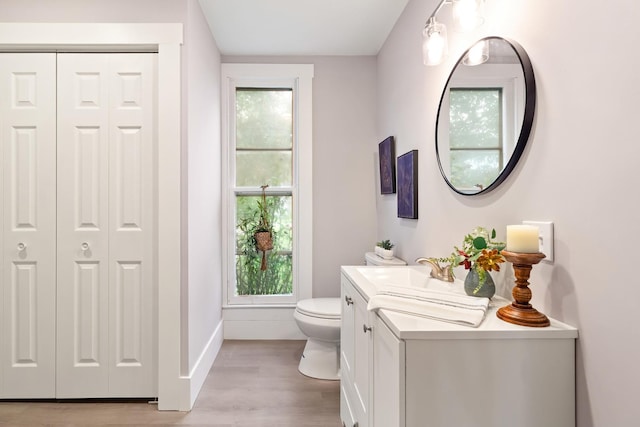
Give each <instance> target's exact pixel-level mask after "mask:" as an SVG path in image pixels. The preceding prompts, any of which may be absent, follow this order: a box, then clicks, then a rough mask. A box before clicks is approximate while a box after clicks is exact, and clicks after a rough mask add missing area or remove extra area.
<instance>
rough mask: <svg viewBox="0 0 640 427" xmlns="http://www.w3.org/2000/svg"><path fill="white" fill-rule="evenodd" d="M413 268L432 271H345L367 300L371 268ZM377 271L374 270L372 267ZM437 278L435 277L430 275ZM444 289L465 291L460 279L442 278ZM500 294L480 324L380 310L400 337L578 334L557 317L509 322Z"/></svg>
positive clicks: (344, 268)
mask: <svg viewBox="0 0 640 427" xmlns="http://www.w3.org/2000/svg"><path fill="white" fill-rule="evenodd" d="M381 268H389V269H397V268H404V269H413V270H416V272H419V273H421V274H426V275H429V272H430V271H431V268H430V267H427V266H418V265H415V266H406V267H376V266H361V265H359V266H342V272H343V273H344V274H345V276H347V278H348V279H349V280H350V281H351V282H352V283H353V284H354V285H355V287H356V288H357V290H358V291H359V292H360V293H361V294H362V296H363V297H364V298H365V300H367V301H368V300H369V297H370V296H372V295H375V293H376V292H377V289H378V288H377V285H376V284H375V283H373V282H372V281H370V280H369V279H367V278H366V277H365V275H364V274H363V272H364V273H366V270H367V269H381ZM372 271H373V270H372ZM430 280H435V279H430ZM438 282H439V283H438V285H440V286H441V289H440V290H450V291H451V292H454V293H461V292H462V293H464V290H463V282H462V281H460V280H456V281H455V282H453V283H449V282H441V281H438ZM510 303H511V301H508V300H506V299H504V298H501V297H499V296H494V297H493V298H492V299H491V301H490V303H489V310H488V311H487V314H486V316H485V318H484V320H483V321H482V323H481V324H480V326H478V327H477V328H473V327H469V326H463V325H458V324H455V323H448V322H444V321H438V320H432V319H427V318H423V317H419V316H411V315H408V314H403V313H397V312H393V311H389V310H380V311H379V315H380V318H382V319H383V320H384V322H385V323H386V324H387V325H388V326H389V328H390V329H391V330H392V331H393V333H394V334H395V335H396V336H397V337H398V338H400V339H407V340H410V339H420V340H425V339H522V338H526V339H567V338H573V339H575V338H577V337H578V330H577V329H576V328H574V327H572V326H569V325H566V324H564V323H562V322H559V321H557V320H555V319H552V318H549V320H550V321H551V326H548V327H543V328H536V327H526V326H519V325H514V324H512V323H508V322H505V321H503V320H501V319H499V318H498V317H497V316H496V311H497V310H498V309H499V308H500V307H502V306H504V305H508V304H510Z"/></svg>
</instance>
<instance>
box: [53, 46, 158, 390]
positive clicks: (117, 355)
mask: <svg viewBox="0 0 640 427" xmlns="http://www.w3.org/2000/svg"><path fill="white" fill-rule="evenodd" d="M154 61H155V56H154V55H152V54H95V55H93V54H92V55H89V54H64V55H59V58H58V67H59V71H58V78H59V83H58V84H59V88H60V90H61V91H63V92H64V93H66V94H68V96H67V97H65V98H66V99H63V97H60V99H59V104H58V110H59V111H58V115H59V123H58V135H59V145H60V147H59V150H58V161H59V162H64V161H66V163H67V165H68V167H67V168H65V169H64V170H61V169H59V171H58V175H59V178H58V179H59V194H60V192H65V193H66V194H65V195H64V198H61V197H60V196H59V204H58V208H59V209H58V229H59V232H58V236H59V241H58V247H59V252H60V260H59V265H58V274H59V283H58V328H59V329H58V331H59V336H61V338H62V339H60V338H59V340H58V348H59V350H58V379H59V381H58V396H59V397H103V396H109V397H151V396H155V395H156V394H157V392H156V390H157V385H156V384H157V381H156V377H157V372H156V366H157V363H156V355H155V351H154V349H155V342H156V337H155V334H156V333H155V322H154V319H155V318H156V317H157V314H156V313H155V311H154V307H155V304H154V301H156V299H157V298H156V294H155V290H154V289H155V288H154V286H153V268H152V265H151V263H152V250H153V246H152V244H153V240H152V239H153V203H154V202H153V201H154V197H153V192H154V188H153V170H152V164H153V163H152V162H153V158H154V156H153V136H154V135H153V92H154V85H155V82H154V75H153V73H154V70H155V66H154ZM89 266H91V274H89V271H88V268H89ZM82 269H84V270H82ZM78 271H84V272H85V273H86V274H85V275H83V274H79V273H77V272H78ZM74 272H75V273H74ZM63 283H65V286H64V288H63ZM70 304H71V305H70ZM81 313H82V316H81V315H80V314H81ZM64 331H73V334H75V338H74V337H73V336H71V335H69V334H67V335H64V334H63V332H64ZM63 335H64V336H63ZM64 339H66V340H68V342H66V343H63V342H62V340H64ZM79 342H82V343H83V344H82V345H83V347H82V348H85V349H90V350H91V351H89V352H88V353H86V354H91V355H92V356H91V357H92V358H84V359H83V358H80V353H79V352H78V349H77V346H78V345H79V344H78V343H79ZM74 346H76V347H74ZM74 348H75V350H74ZM87 375H89V376H90V378H91V381H87ZM63 378H64V381H62V379H63Z"/></svg>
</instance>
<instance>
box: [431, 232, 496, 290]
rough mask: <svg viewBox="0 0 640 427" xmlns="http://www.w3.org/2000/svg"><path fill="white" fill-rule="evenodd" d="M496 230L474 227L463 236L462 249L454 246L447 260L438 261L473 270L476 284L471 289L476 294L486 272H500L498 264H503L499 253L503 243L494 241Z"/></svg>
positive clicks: (482, 284) (480, 287)
mask: <svg viewBox="0 0 640 427" xmlns="http://www.w3.org/2000/svg"><path fill="white" fill-rule="evenodd" d="M495 238H496V230H495V229H492V230H491V231H489V230H487V229H486V228H484V227H476V228H474V229H473V230H472V231H471V233H469V234H467V235H466V236H464V240H463V242H462V247H461V248H460V247H458V246H454V247H453V249H454V251H453V253H452V254H451V256H449V257H448V258H441V259H439V260H438V261H441V262H449V263H450V264H451V265H452V266H458V265H460V266H464V268H465V269H466V270H474V271H475V272H476V273H477V275H478V279H479V280H478V284H477V285H476V286H475V288H474V289H473V294H474V295H475V294H477V293H478V292H479V291H480V289H482V287H483V286H484V283H485V281H486V279H487V272H488V271H500V264H501V263H503V262H505V259H504V257H503V256H502V254H501V251H502V250H503V249H504V248H505V246H506V245H505V243H504V242H499V241H495V240H494V239H495Z"/></svg>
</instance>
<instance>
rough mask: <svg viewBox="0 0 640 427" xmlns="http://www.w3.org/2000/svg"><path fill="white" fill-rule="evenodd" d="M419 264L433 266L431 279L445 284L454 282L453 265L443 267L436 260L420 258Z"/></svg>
mask: <svg viewBox="0 0 640 427" xmlns="http://www.w3.org/2000/svg"><path fill="white" fill-rule="evenodd" d="M416 262H417V263H418V264H429V265H430V266H431V277H433V278H434V279H438V280H443V281H445V282H453V268H452V267H451V264H449V265H447V266H445V267H441V266H440V264H438V261H437V260H436V259H435V258H418V259H417V260H416Z"/></svg>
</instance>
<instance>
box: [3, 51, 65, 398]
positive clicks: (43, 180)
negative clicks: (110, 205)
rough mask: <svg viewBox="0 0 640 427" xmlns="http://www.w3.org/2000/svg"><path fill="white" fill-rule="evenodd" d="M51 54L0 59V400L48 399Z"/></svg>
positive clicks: (51, 365)
mask: <svg viewBox="0 0 640 427" xmlns="http://www.w3.org/2000/svg"><path fill="white" fill-rule="evenodd" d="M55 63H56V59H55V54H0V158H1V160H0V165H1V170H2V172H1V173H0V180H1V184H0V192H1V196H0V200H2V209H1V210H0V212H1V215H0V216H1V218H2V219H1V223H2V227H1V232H0V233H1V234H2V235H1V238H2V248H1V249H2V257H1V258H2V275H1V277H0V284H1V285H0V288H1V291H0V308H1V309H2V314H1V315H0V397H6V398H47V397H49V398H50V397H54V396H55V286H56V282H55V276H56V274H55V268H56V264H55V256H56V250H55V239H56V229H55V215H56V212H55V200H56V199H55V197H56V164H55V156H56V155H55V152H56V139H55V138H56V137H55V135H56V134H55V126H56V122H55V117H56V111H55V108H56V101H55V99H56V86H55V84H56V81H55V79H56V76H55Z"/></svg>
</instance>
